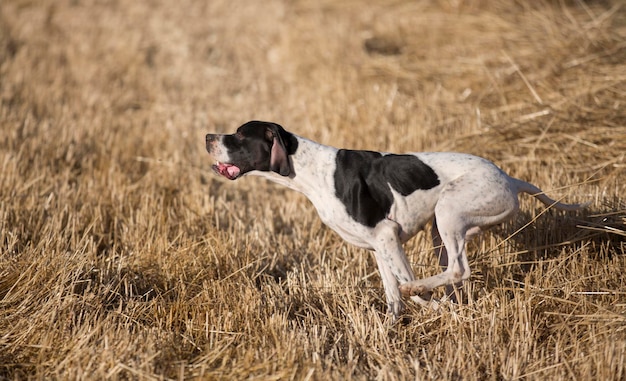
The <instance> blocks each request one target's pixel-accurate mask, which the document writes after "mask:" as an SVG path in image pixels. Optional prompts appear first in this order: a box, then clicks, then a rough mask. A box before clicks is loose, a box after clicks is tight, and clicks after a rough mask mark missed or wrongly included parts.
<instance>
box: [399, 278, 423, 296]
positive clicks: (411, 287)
mask: <svg viewBox="0 0 626 381" xmlns="http://www.w3.org/2000/svg"><path fill="white" fill-rule="evenodd" d="M398 288H399V289H400V294H402V296H404V297H405V298H409V297H411V296H421V295H424V296H430V295H429V294H430V291H431V290H430V289H429V288H428V287H426V286H425V285H423V284H422V283H420V282H419V281H412V282H407V283H404V284H401V285H400V286H399V287H398ZM427 299H430V298H427Z"/></svg>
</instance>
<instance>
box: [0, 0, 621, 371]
mask: <svg viewBox="0 0 626 381" xmlns="http://www.w3.org/2000/svg"><path fill="white" fill-rule="evenodd" d="M250 119H261V120H271V121H275V122H278V123H280V124H282V125H283V126H285V128H287V129H288V130H291V131H293V132H295V133H297V134H299V135H304V136H307V137H310V138H312V139H315V140H318V141H320V142H323V143H325V144H330V145H334V146H339V147H350V148H359V149H377V150H387V151H396V152H406V151H423V150H434V151H462V152H469V153H473V154H477V155H480V156H483V157H486V158H488V159H490V160H493V161H494V162H496V163H497V164H498V165H499V166H501V167H502V168H503V169H504V170H505V171H507V172H509V173H510V174H511V175H513V176H515V177H519V178H523V179H525V180H528V181H531V182H533V183H534V184H537V185H538V186H540V187H542V188H543V189H544V190H545V191H546V192H547V193H548V194H549V195H551V196H553V197H555V198H558V199H562V200H563V201H565V202H584V201H591V205H590V207H589V208H588V209H587V210H586V211H585V212H581V213H560V212H555V211H553V210H546V208H545V207H544V206H543V205H542V204H540V203H538V202H537V201H536V200H534V199H533V198H531V197H528V196H522V197H521V212H520V213H519V214H518V216H517V217H516V218H515V219H513V220H512V221H510V222H509V223H507V224H504V225H502V226H499V227H496V228H494V229H493V230H491V231H489V232H487V233H485V234H484V235H482V236H481V238H479V239H476V240H475V241H473V242H471V243H470V244H469V247H468V251H469V257H470V264H471V266H472V269H473V272H472V277H471V281H470V282H469V283H467V284H466V289H467V291H468V294H469V296H468V299H469V300H468V302H467V303H466V304H463V305H452V304H444V306H443V308H442V310H440V311H432V310H429V309H425V308H422V307H419V306H417V305H415V304H410V303H409V305H408V309H407V311H406V314H405V315H404V317H403V319H402V321H401V322H399V323H396V324H393V323H392V322H391V319H390V318H389V317H388V316H387V315H386V314H385V311H386V303H385V298H384V293H383V289H382V283H381V281H380V278H379V275H378V272H377V268H376V264H375V262H374V259H373V256H372V255H371V254H370V253H368V252H366V251H364V250H360V249H356V248H354V247H352V246H349V245H348V244H345V243H344V242H342V240H341V239H340V238H339V237H338V236H337V235H336V234H335V233H333V232H332V231H330V230H329V229H327V228H326V227H325V226H323V225H322V224H321V222H320V221H319V219H318V217H317V215H316V213H315V211H314V209H313V207H312V205H311V204H310V203H309V202H308V201H307V200H306V199H305V198H304V197H303V196H301V195H299V194H296V193H294V192H292V191H289V190H286V189H284V188H281V187H279V186H277V185H274V184H270V183H267V182H265V181H264V180H261V179H258V178H253V177H249V178H245V179H241V180H239V181H237V182H225V181H223V180H221V179H218V178H217V176H215V175H214V174H212V173H211V172H210V165H211V164H212V163H211V162H210V161H209V158H208V156H207V154H206V152H205V149H204V135H205V134H206V133H207V132H229V131H233V130H234V129H235V128H236V127H237V126H239V125H240V124H242V123H244V122H246V121H248V120H250ZM0 129H1V132H2V134H1V136H0V380H5V379H6V380H22V379H41V380H43V379H59V380H67V379H107V380H117V379H138V380H153V379H154V380H166V379H167V380H184V379H261V380H266V379H267V380H278V379H281V380H282V379H286V380H287V379H288V380H301V379H302V380H331V379H358V380H365V379H377V380H406V379H420V380H421V379H436V380H483V379H489V380H517V379H524V380H534V379H536V380H595V379H597V380H625V379H626V370H625V367H626V365H625V364H626V277H625V276H624V275H623V274H622V272H623V271H624V269H626V242H625V241H626V198H624V194H625V193H626V176H625V175H626V156H625V155H626V5H624V4H623V3H622V2H621V1H619V0H606V1H601V0H598V1H583V0H578V1H575V0H571V1H570V0H561V1H556V0H555V1H547V0H545V1H544V0H538V1H508V0H495V1H481V0H467V1H463V0H440V1H432V2H429V1H406V0H398V1H392V0H376V1H369V2H365V1H356V0H347V1H330V0H322V1H300V0H296V1H280V0H269V1H231V0H215V1H206V2H205V1H191V0H180V1H177V2H173V1H172V2H170V1H165V0H154V1H149V2H148V1H115V0H111V1H107V0H102V1H96V0H66V1H53V0H50V1H37V0H3V1H0ZM427 237H430V235H429V233H428V229H427V231H426V232H425V233H420V234H419V235H418V236H417V237H416V238H415V239H413V240H412V241H410V242H409V243H408V244H407V245H406V250H407V254H408V256H409V259H410V261H411V263H412V264H413V267H414V270H415V272H416V275H417V276H419V277H422V276H427V275H432V274H434V273H436V272H437V271H439V269H438V266H437V259H436V258H434V256H433V254H432V246H431V243H430V242H429V239H427Z"/></svg>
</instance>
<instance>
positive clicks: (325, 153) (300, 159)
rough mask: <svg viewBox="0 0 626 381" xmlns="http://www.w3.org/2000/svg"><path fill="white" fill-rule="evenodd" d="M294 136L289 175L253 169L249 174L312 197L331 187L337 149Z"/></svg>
mask: <svg viewBox="0 0 626 381" xmlns="http://www.w3.org/2000/svg"><path fill="white" fill-rule="evenodd" d="M294 136H295V137H296V139H297V140H298V148H297V149H296V152H295V153H294V154H292V155H289V162H290V166H291V174H290V175H289V176H281V175H279V174H278V173H275V172H271V171H270V172H265V171H253V172H250V174H251V175H254V176H260V177H264V178H266V179H268V180H270V181H273V182H275V183H278V184H281V185H284V186H286V187H288V188H291V189H293V190H296V191H298V192H301V193H304V194H305V195H306V196H308V197H309V198H310V199H313V198H315V194H316V193H318V190H319V189H320V188H323V189H332V182H334V178H333V173H334V172H335V166H336V163H335V157H336V152H337V151H338V150H337V148H334V147H330V146H326V145H323V144H320V143H317V142H314V141H312V140H309V139H306V138H303V137H301V136H297V135H295V134H294Z"/></svg>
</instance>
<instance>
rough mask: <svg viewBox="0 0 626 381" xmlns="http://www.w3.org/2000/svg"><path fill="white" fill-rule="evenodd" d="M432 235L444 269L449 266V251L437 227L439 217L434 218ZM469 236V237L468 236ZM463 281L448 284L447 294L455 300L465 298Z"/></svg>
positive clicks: (437, 255) (436, 253)
mask: <svg viewBox="0 0 626 381" xmlns="http://www.w3.org/2000/svg"><path fill="white" fill-rule="evenodd" d="M430 235H431V238H432V242H433V248H434V250H435V256H436V257H437V258H438V259H439V267H441V268H442V269H443V270H444V271H445V269H447V268H448V251H447V250H446V247H445V245H444V244H443V241H442V240H441V235H440V234H439V229H438V228H437V219H436V218H434V219H433V224H432V228H431V231H430ZM466 238H467V237H466ZM462 286H463V282H457V283H455V284H446V296H447V297H448V298H450V300H452V301H453V302H458V301H459V300H461V301H462V300H463V288H462Z"/></svg>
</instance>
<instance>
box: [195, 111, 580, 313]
mask: <svg viewBox="0 0 626 381" xmlns="http://www.w3.org/2000/svg"><path fill="white" fill-rule="evenodd" d="M206 149H207V152H208V153H209V155H210V156H211V157H212V159H213V160H214V164H213V165H212V169H213V170H214V171H215V172H216V173H218V174H219V175H221V176H223V177H225V178H227V179H229V180H236V179H238V178H240V177H242V176H244V175H248V174H250V175H257V176H261V177H264V178H266V179H269V180H270V181H273V182H276V183H278V184H281V185H284V186H286V187H288V188H291V189H294V190H296V191H299V192H301V193H303V194H304V195H305V196H306V197H308V198H309V200H311V202H312V203H313V205H314V206H315V208H316V209H317V212H318V214H319V216H320V218H321V220H322V221H323V222H324V223H325V224H326V225H328V226H329V227H330V228H331V229H333V230H334V231H335V232H337V233H338V234H339V235H340V236H341V237H342V238H343V239H344V240H346V241H347V242H349V243H351V244H353V245H356V246H358V247H361V248H365V249H369V250H373V251H374V255H375V258H376V263H377V265H378V269H379V272H380V275H381V278H382V282H383V286H384V289H385V296H386V299H387V306H388V311H387V312H388V313H390V314H392V315H393V318H394V319H397V318H398V316H399V315H400V314H401V312H402V311H403V309H404V303H403V300H402V297H403V296H404V297H408V298H411V299H412V300H413V301H415V302H417V303H420V304H422V305H427V304H429V303H433V304H431V305H433V306H436V303H437V302H436V301H435V300H434V299H433V298H431V296H432V293H431V291H432V290H433V288H435V287H439V286H446V291H447V293H448V295H450V297H451V298H452V299H453V300H455V299H456V298H455V293H454V290H455V288H456V287H458V286H460V285H461V284H462V281H464V280H467V279H468V278H469V276H470V268H469V263H468V260H467V254H466V252H465V242H466V240H467V239H469V238H470V237H472V236H474V235H476V234H477V233H479V232H480V231H481V230H482V229H484V228H486V227H489V226H491V225H495V224H498V223H501V222H503V221H505V220H506V219H508V218H510V217H511V216H512V215H513V214H514V213H515V212H516V211H517V210H518V207H519V201H518V193H520V192H524V193H529V194H531V195H533V196H534V197H536V198H537V199H538V200H539V201H541V202H543V203H544V204H546V205H548V206H550V207H554V208H556V209H560V210H565V211H575V210H579V209H582V208H584V207H585V206H586V204H563V203H560V202H557V201H555V200H553V199H551V198H549V197H548V196H546V195H545V194H543V193H542V191H541V190H540V189H539V188H537V187H536V186H534V185H532V184H529V183H527V182H525V181H522V180H518V179H515V178H513V177H510V176H508V175H507V174H506V173H504V172H503V171H502V170H501V169H500V168H498V167H497V166H496V165H495V164H493V163H492V162H490V161H488V160H486V159H483V158H481V157H477V156H473V155H469V154H463V153H450V152H427V153H408V154H393V153H385V152H375V151H364V150H348V149H337V148H334V147H330V146H326V145H323V144H319V143H316V142H314V141H311V140H309V139H306V138H304V137H301V136H297V135H295V134H293V133H290V132H288V131H286V130H285V129H284V128H283V127H282V126H280V125H278V124H276V123H272V122H262V121H250V122H248V123H245V124H243V125H242V126H240V127H239V128H238V129H237V131H236V132H235V133H234V134H208V135H206ZM430 221H432V239H433V244H434V247H435V248H437V247H440V249H439V251H440V253H439V254H440V255H439V257H440V260H439V262H440V265H441V266H442V268H445V270H444V271H443V272H441V273H440V274H437V275H434V276H431V277H428V278H425V279H415V276H414V274H413V271H412V270H411V266H410V264H409V262H408V260H407V257H406V254H405V252H404V249H403V246H402V245H403V243H405V242H406V241H407V240H409V239H410V238H411V237H413V236H414V235H415V234H417V233H418V232H419V231H420V230H422V229H423V228H424V226H425V225H426V224H427V223H428V222H430ZM442 244H443V246H442Z"/></svg>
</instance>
